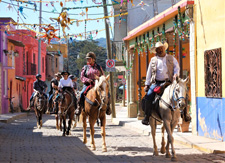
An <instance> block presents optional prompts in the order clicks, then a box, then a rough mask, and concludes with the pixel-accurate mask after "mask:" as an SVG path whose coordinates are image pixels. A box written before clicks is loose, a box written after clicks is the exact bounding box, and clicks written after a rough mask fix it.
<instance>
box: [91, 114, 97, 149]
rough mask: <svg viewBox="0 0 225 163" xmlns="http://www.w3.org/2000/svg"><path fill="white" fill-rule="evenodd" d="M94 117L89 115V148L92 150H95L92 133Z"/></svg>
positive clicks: (93, 132) (93, 131) (93, 130)
mask: <svg viewBox="0 0 225 163" xmlns="http://www.w3.org/2000/svg"><path fill="white" fill-rule="evenodd" d="M95 121H96V120H95V119H94V118H93V117H90V116H89V124H90V144H91V149H92V150H93V151H94V150H96V147H95V140H94V134H95V129H94V125H95Z"/></svg>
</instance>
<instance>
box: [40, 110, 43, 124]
mask: <svg viewBox="0 0 225 163" xmlns="http://www.w3.org/2000/svg"><path fill="white" fill-rule="evenodd" d="M42 114H43V111H40V115H39V119H40V127H42Z"/></svg>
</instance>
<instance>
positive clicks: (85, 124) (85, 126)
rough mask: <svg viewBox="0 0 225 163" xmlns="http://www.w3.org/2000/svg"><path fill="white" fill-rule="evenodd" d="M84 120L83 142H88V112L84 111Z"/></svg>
mask: <svg viewBox="0 0 225 163" xmlns="http://www.w3.org/2000/svg"><path fill="white" fill-rule="evenodd" d="M82 118H83V119H82V121H83V143H84V144H86V143H87V135H86V130H87V120H86V118H87V117H86V114H85V113H84V112H82Z"/></svg>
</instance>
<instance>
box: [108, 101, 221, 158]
mask: <svg viewBox="0 0 225 163" xmlns="http://www.w3.org/2000/svg"><path fill="white" fill-rule="evenodd" d="M115 107H116V118H112V122H113V123H114V124H116V125H121V126H125V127H128V128H130V129H133V130H135V131H137V132H139V133H140V134H143V135H150V136H151V128H150V126H145V125H142V123H141V120H137V118H127V107H122V106H120V104H116V106H115ZM159 127H160V126H158V127H157V129H156V137H158V138H160V140H161V129H160V128H159ZM165 132H166V131H165ZM173 136H174V142H175V143H179V144H182V145H185V146H188V147H191V148H195V149H198V150H200V151H204V152H207V153H216V154H218V153H225V142H221V141H218V140H215V139H210V138H206V137H202V136H196V135H192V132H191V124H190V126H189V132H183V133H182V132H177V128H175V129H174V133H173ZM166 137H167V136H166V135H165V138H166Z"/></svg>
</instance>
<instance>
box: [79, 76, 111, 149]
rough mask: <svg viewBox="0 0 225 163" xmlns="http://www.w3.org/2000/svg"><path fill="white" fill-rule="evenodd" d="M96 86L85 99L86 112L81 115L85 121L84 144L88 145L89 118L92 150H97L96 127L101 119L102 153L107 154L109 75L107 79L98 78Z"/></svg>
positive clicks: (103, 77)
mask: <svg viewBox="0 0 225 163" xmlns="http://www.w3.org/2000/svg"><path fill="white" fill-rule="evenodd" d="M96 79H97V80H95V86H94V87H93V88H92V89H90V91H89V92H88V93H87V96H86V97H85V98H86V100H85V105H84V110H83V111H82V113H81V120H82V121H83V143H84V144H86V143H87V136H86V129H87V122H86V118H87V116H88V117H89V124H90V133H91V134H90V143H91V148H92V150H95V149H96V147H95V141H94V133H95V130H94V125H95V122H96V120H97V119H98V118H99V119H100V123H101V136H102V141H103V142H102V151H103V152H106V151H107V148H106V143H105V135H106V134H105V125H106V106H107V103H108V92H109V83H108V80H109V75H108V76H107V77H105V76H101V77H96Z"/></svg>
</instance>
